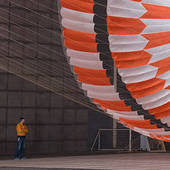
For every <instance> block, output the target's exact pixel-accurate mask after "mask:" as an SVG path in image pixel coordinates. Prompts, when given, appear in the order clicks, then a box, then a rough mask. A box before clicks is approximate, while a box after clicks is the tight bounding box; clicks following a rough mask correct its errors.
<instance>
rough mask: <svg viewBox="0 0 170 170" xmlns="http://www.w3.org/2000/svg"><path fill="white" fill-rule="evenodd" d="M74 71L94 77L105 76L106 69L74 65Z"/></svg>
mask: <svg viewBox="0 0 170 170" xmlns="http://www.w3.org/2000/svg"><path fill="white" fill-rule="evenodd" d="M74 73H75V74H78V75H81V76H90V77H94V78H106V77H107V76H106V70H94V69H87V68H81V67H77V66H74Z"/></svg>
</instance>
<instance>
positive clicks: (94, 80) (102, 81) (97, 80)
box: [77, 75, 110, 86]
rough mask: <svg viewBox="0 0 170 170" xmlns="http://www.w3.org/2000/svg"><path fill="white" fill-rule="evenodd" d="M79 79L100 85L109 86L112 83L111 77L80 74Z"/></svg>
mask: <svg viewBox="0 0 170 170" xmlns="http://www.w3.org/2000/svg"><path fill="white" fill-rule="evenodd" d="M77 79H78V81H80V82H82V83H86V84H91V85H98V86H109V85H110V78H107V77H106V78H95V77H93V76H89V75H88V76H84V75H78V77H77Z"/></svg>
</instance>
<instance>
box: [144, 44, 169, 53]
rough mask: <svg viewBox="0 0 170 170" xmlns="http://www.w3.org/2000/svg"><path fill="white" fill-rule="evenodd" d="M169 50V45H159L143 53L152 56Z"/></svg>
mask: <svg viewBox="0 0 170 170" xmlns="http://www.w3.org/2000/svg"><path fill="white" fill-rule="evenodd" d="M169 49H170V44H165V45H161V46H159V47H154V48H150V49H148V50H145V51H147V52H148V53H150V54H152V55H154V54H157V53H162V52H163V51H167V50H169Z"/></svg>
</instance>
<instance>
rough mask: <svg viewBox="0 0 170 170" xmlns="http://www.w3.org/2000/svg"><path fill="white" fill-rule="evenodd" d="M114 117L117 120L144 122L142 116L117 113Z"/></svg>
mask: <svg viewBox="0 0 170 170" xmlns="http://www.w3.org/2000/svg"><path fill="white" fill-rule="evenodd" d="M113 117H114V118H116V119H119V118H124V119H127V120H144V118H143V115H141V116H134V115H122V114H119V113H116V112H115V113H113Z"/></svg>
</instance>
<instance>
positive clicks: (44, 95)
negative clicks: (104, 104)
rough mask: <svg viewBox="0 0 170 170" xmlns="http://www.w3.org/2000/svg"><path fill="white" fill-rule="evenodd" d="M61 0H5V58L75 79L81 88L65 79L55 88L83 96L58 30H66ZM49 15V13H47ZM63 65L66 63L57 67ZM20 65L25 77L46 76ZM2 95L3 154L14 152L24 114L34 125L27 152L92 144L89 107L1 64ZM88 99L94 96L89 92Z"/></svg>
mask: <svg viewBox="0 0 170 170" xmlns="http://www.w3.org/2000/svg"><path fill="white" fill-rule="evenodd" d="M57 1H58V0H43V1H42V0H1V1H0V43H1V45H0V62H1V63H3V64H4V65H6V67H7V68H8V69H9V70H10V68H12V67H13V65H12V63H11V62H10V60H11V59H12V60H15V61H17V62H20V63H23V64H24V65H25V66H28V67H32V66H33V64H35V67H36V68H37V70H38V69H39V70H40V71H43V73H44V74H46V75H48V76H49V77H50V78H51V77H52V78H55V79H56V80H60V82H63V83H65V84H67V83H69V82H70V81H72V86H75V87H77V88H76V91H74V90H72V91H69V90H68V89H67V88H65V87H64V86H63V85H61V86H60V88H56V90H58V92H60V93H61V92H62V93H63V94H72V95H73V96H74V97H76V96H79V95H81V96H84V94H83V93H82V91H81V90H79V88H78V86H77V83H76V81H74V78H73V75H72V74H69V75H68V74H66V73H67V72H70V68H69V66H68V65H67V63H66V62H67V61H66V59H65V58H64V57H63V56H64V54H63V49H62V46H61V37H60V35H59V34H57V32H60V31H61V30H60V27H59V24H57V22H58V8H57ZM44 6H45V7H44ZM48 8H50V9H52V10H49V9H48ZM28 9H31V11H30V10H28ZM45 16H46V17H49V18H50V19H45ZM54 20H55V21H56V22H54ZM28 21H31V22H28ZM44 36H45V37H48V38H43V37H44ZM44 54H45V55H44ZM57 54H60V55H57ZM40 63H41V64H40ZM1 66H2V65H1ZM61 66H64V67H62V68H64V69H57V71H55V70H56V68H61ZM1 68H2V67H1ZM17 69H18V70H17V71H18V72H22V75H24V76H25V77H30V78H32V79H34V80H36V81H39V80H40V79H42V77H41V75H39V73H37V74H33V73H32V72H28V71H25V69H24V67H23V66H21V67H20V68H19V67H18V68H17ZM43 80H44V79H43ZM0 96H1V97H0V155H6V154H7V155H9V154H13V152H14V151H15V147H16V130H15V126H16V123H17V120H18V118H19V117H20V116H24V117H25V118H26V121H27V123H28V127H29V130H30V133H29V135H28V137H27V153H28V154H53V153H54V154H56V153H59V154H61V153H70V152H83V151H86V150H87V140H88V109H87V108H85V107H83V106H81V105H78V104H76V103H74V102H71V101H69V100H67V99H65V98H63V97H62V96H58V95H56V94H53V93H52V92H49V91H48V90H45V89H43V88H41V87H39V86H37V85H34V84H32V83H31V82H28V81H26V80H24V79H22V78H19V77H17V76H14V75H13V74H10V73H7V72H5V71H2V70H1V71H0ZM83 100H86V102H89V101H88V99H87V98H86V97H84V98H83Z"/></svg>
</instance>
